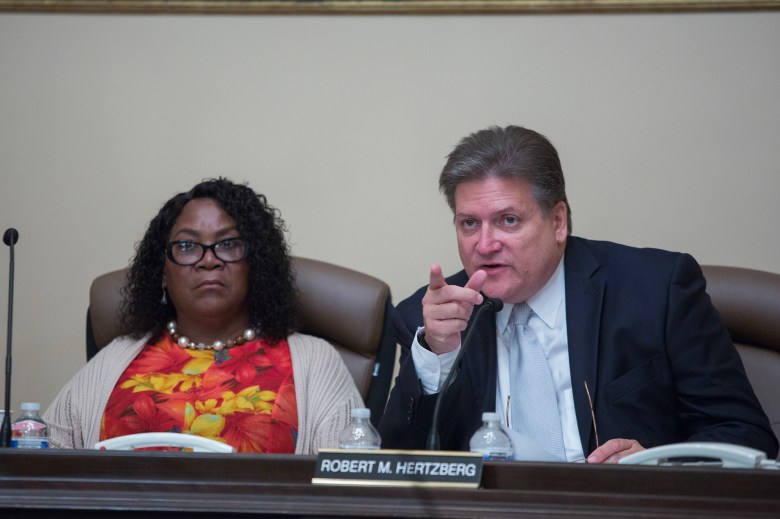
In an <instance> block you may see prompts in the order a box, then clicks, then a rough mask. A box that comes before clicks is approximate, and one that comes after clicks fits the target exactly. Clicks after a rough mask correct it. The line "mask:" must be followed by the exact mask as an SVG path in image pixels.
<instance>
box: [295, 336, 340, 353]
mask: <svg viewBox="0 0 780 519" xmlns="http://www.w3.org/2000/svg"><path fill="white" fill-rule="evenodd" d="M287 344H289V345H290V350H291V351H293V350H296V353H308V354H310V355H330V354H335V355H338V352H337V351H336V348H334V347H333V345H332V344H331V343H329V342H328V341H326V340H325V339H323V338H321V337H315V336H314V335H307V334H305V333H294V334H292V335H290V336H289V337H287Z"/></svg>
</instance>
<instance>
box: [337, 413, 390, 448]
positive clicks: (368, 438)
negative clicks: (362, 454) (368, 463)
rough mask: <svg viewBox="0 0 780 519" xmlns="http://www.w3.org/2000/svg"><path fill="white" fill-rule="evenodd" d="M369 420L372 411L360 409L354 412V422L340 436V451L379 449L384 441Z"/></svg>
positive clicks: (351, 421)
mask: <svg viewBox="0 0 780 519" xmlns="http://www.w3.org/2000/svg"><path fill="white" fill-rule="evenodd" d="M369 418H371V409H366V408H363V407H360V408H356V409H353V410H352V420H350V422H349V425H347V427H346V429H344V430H343V431H341V434H339V449H371V450H376V449H379V447H380V446H381V445H382V439H381V438H380V437H379V433H378V432H377V430H376V429H375V428H374V426H373V425H371V422H370V421H369Z"/></svg>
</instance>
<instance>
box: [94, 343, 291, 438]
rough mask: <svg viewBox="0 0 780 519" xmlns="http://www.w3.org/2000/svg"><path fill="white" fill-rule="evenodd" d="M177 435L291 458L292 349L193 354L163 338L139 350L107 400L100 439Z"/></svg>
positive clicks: (250, 346) (261, 346) (253, 347)
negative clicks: (156, 434)
mask: <svg viewBox="0 0 780 519" xmlns="http://www.w3.org/2000/svg"><path fill="white" fill-rule="evenodd" d="M141 432H179V433H189V434H195V435H198V436H204V437H206V438H211V439H213V440H217V441H221V442H224V443H227V444H230V445H232V446H233V447H234V448H235V449H236V450H237V451H239V452H273V453H294V452H295V441H296V438H297V435H298V410H297V405H296V401H295V384H294V382H293V372H292V361H291V359H290V346H289V344H288V343H287V341H286V340H285V341H279V342H278V343H276V344H274V345H273V346H269V344H268V343H266V342H265V341H263V340H260V339H258V340H254V341H252V342H248V343H246V344H242V345H241V346H235V347H233V348H230V349H224V350H222V351H214V350H205V351H198V350H191V349H186V348H182V347H180V346H179V345H177V344H176V343H175V342H174V341H173V340H172V339H171V338H170V337H169V336H168V335H167V334H164V335H163V336H162V337H161V338H160V339H159V340H158V341H157V342H155V343H151V342H150V343H149V344H147V345H146V346H144V349H143V350H141V353H140V354H139V355H138V357H136V358H135V360H133V362H131V363H130V365H129V366H128V367H127V369H126V370H125V372H124V373H123V374H122V376H121V377H120V378H119V381H118V382H117V384H116V387H115V388H114V390H113V392H112V393H111V396H110V397H109V399H108V404H107V405H106V409H105V412H104V413H103V420H102V422H101V427H100V439H101V440H106V439H108V438H114V437H116V436H123V435H126V434H134V433H141Z"/></svg>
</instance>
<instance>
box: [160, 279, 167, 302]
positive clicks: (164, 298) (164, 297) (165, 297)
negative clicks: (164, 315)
mask: <svg viewBox="0 0 780 519" xmlns="http://www.w3.org/2000/svg"><path fill="white" fill-rule="evenodd" d="M162 289H163V291H162V292H163V295H162V299H160V302H161V303H162V304H163V306H167V305H168V292H167V291H166V290H165V284H164V283H163V287H162Z"/></svg>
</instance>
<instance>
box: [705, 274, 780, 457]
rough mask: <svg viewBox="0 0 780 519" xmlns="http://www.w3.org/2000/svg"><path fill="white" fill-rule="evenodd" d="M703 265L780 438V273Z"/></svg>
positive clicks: (714, 298) (713, 295)
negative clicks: (779, 386)
mask: <svg viewBox="0 0 780 519" xmlns="http://www.w3.org/2000/svg"><path fill="white" fill-rule="evenodd" d="M702 270H703V272H704V277H705V279H706V280H707V293H708V294H709V295H710V298H711V299H712V303H713V304H714V305H715V308H717V310H718V312H720V315H721V317H723V321H724V322H725V324H726V328H727V329H728V331H729V334H731V340H732V341H734V345H735V346H736V348H737V351H738V352H739V354H740V356H741V357H742V362H743V364H744V365H745V371H747V375H748V379H749V380H750V383H751V384H752V386H753V390H754V391H755V392H756V396H757V397H758V400H759V402H761V406H762V407H763V408H764V411H765V412H766V414H767V416H769V422H770V423H771V425H772V430H773V431H774V433H775V436H777V437H778V438H780V390H779V389H778V383H780V274H773V273H771V272H763V271H760V270H752V269H745V268H738V267H723V266H713V265H703V266H702ZM778 459H780V456H778Z"/></svg>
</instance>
